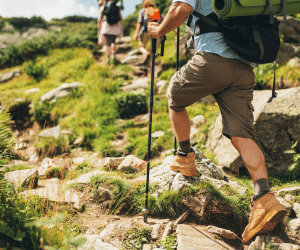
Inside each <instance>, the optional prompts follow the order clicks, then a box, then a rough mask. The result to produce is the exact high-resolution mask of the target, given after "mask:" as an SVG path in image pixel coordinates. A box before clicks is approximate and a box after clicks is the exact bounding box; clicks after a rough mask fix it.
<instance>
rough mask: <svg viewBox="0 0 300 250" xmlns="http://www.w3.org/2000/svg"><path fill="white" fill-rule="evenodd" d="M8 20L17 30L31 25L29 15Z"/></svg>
mask: <svg viewBox="0 0 300 250" xmlns="http://www.w3.org/2000/svg"><path fill="white" fill-rule="evenodd" d="M7 21H8V22H9V23H10V24H11V25H12V26H13V27H14V28H15V29H17V30H22V29H23V28H29V27H30V26H31V22H30V18H27V17H11V18H7Z"/></svg>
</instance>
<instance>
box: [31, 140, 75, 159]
mask: <svg viewBox="0 0 300 250" xmlns="http://www.w3.org/2000/svg"><path fill="white" fill-rule="evenodd" d="M35 147H36V149H37V153H38V154H39V155H43V156H44V157H55V156H58V155H69V154H70V153H71V149H70V147H69V141H68V139H67V138H65V137H59V138H58V139H55V138H39V139H38V140H37V141H36V143H35Z"/></svg>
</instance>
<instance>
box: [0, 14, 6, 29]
mask: <svg viewBox="0 0 300 250" xmlns="http://www.w3.org/2000/svg"><path fill="white" fill-rule="evenodd" d="M4 26H5V20H4V19H3V18H2V17H0V31H1V30H2V29H3V28H4Z"/></svg>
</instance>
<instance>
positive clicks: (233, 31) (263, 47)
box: [188, 11, 280, 64]
mask: <svg viewBox="0 0 300 250" xmlns="http://www.w3.org/2000/svg"><path fill="white" fill-rule="evenodd" d="M192 15H194V16H196V17H198V18H199V19H198V20H197V22H196V24H195V25H196V28H195V35H196V36H197V35H201V34H205V33H208V32H221V33H222V34H223V36H224V40H225V42H226V44H227V45H228V46H229V47H230V48H232V49H233V50H234V51H235V52H236V53H237V54H238V55H239V56H241V57H242V58H244V59H246V60H248V61H250V62H253V63H258V64H265V63H271V62H273V61H275V59H276V57H277V53H278V50H279V47H280V38H279V28H278V25H279V21H278V20H277V19H276V18H274V16H273V17H270V16H268V15H265V16H243V17H229V18H219V17H218V16H217V15H216V14H215V13H211V14H209V15H208V16H204V15H202V14H200V13H198V12H196V11H194V12H193V13H192ZM191 21H192V17H191V16H190V17H189V19H188V26H190V24H191Z"/></svg>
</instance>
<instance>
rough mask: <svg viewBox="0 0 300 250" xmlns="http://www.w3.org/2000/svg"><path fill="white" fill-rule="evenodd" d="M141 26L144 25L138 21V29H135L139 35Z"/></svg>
mask: <svg viewBox="0 0 300 250" xmlns="http://www.w3.org/2000/svg"><path fill="white" fill-rule="evenodd" d="M141 27H142V26H141V24H140V23H138V24H137V26H136V31H135V34H137V35H138V34H139V33H140V30H141Z"/></svg>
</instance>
